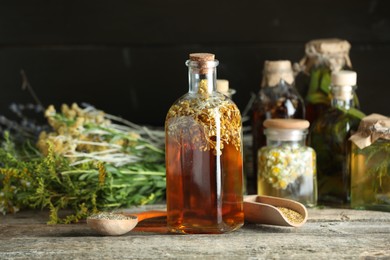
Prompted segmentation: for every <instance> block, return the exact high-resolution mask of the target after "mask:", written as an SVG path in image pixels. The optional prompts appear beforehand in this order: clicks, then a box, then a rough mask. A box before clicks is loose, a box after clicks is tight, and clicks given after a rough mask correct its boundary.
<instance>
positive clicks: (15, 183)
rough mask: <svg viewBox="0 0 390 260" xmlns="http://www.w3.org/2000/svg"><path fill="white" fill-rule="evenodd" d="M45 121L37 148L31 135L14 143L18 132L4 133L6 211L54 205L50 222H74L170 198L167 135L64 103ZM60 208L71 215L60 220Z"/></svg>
mask: <svg viewBox="0 0 390 260" xmlns="http://www.w3.org/2000/svg"><path fill="white" fill-rule="evenodd" d="M45 116H46V118H47V119H48V122H49V124H50V126H51V128H52V129H51V131H50V132H47V131H40V135H39V139H38V142H37V143H36V144H37V145H36V146H35V145H34V143H35V141H36V140H35V139H34V137H33V136H31V135H23V136H24V137H25V138H24V140H22V141H21V140H18V141H16V140H15V139H14V138H13V136H17V134H9V132H7V131H6V132H4V139H3V140H1V147H0V212H2V213H3V214H6V213H13V212H16V211H18V210H19V209H22V208H42V209H43V208H48V209H50V212H51V214H50V220H49V223H51V224H55V223H71V222H77V221H78V220H80V219H82V218H85V217H86V216H87V215H88V214H90V213H91V212H96V211H97V210H103V209H113V208H119V207H127V206H132V205H141V204H147V203H153V202H155V201H156V200H159V199H162V198H164V196H165V166H164V149H163V147H164V142H163V140H164V138H163V136H164V132H163V131H160V130H150V129H148V128H146V127H142V126H138V125H135V124H133V123H131V122H128V121H126V120H123V119H121V118H118V117H115V116H112V115H109V114H106V113H104V112H103V111H100V110H97V109H95V108H94V107H92V106H88V105H87V106H86V107H85V108H80V107H79V106H78V105H76V104H73V105H72V106H71V107H68V106H67V105H63V106H62V111H61V113H59V112H57V111H56V110H55V109H54V107H53V106H50V107H49V108H48V109H47V110H46V112H45ZM15 129H18V128H17V127H16V128H15V127H14V128H13V130H15ZM16 132H17V131H16ZM12 133H15V131H13V132H12ZM37 148H38V149H37ZM61 209H68V210H71V212H70V213H69V214H65V215H64V216H60V215H61V214H60V212H59V210H61ZM66 212H68V211H66Z"/></svg>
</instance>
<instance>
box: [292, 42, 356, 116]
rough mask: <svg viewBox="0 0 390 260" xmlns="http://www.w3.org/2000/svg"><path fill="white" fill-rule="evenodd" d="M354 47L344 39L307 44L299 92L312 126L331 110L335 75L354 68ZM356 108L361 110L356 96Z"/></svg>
mask: <svg viewBox="0 0 390 260" xmlns="http://www.w3.org/2000/svg"><path fill="white" fill-rule="evenodd" d="M350 48H351V45H350V44H349V42H348V41H346V40H341V39H316V40H312V41H310V42H308V43H306V46H305V53H306V55H305V57H304V58H303V59H302V60H301V61H300V67H301V68H300V70H301V71H300V72H299V73H298V75H297V77H296V88H297V89H298V91H299V93H300V94H301V95H302V97H303V98H304V100H305V105H306V119H307V120H309V122H310V123H313V122H314V120H316V119H317V118H318V117H320V116H321V115H322V114H323V113H324V112H325V111H327V110H328V109H329V107H330V102H331V98H330V89H329V85H330V80H331V74H332V72H337V71H340V70H342V69H344V70H350V69H351V68H352V65H351V61H350V58H349V50H350ZM354 102H355V106H356V107H359V103H358V99H357V96H356V95H355V100H354Z"/></svg>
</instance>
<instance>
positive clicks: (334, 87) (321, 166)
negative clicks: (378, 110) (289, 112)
mask: <svg viewBox="0 0 390 260" xmlns="http://www.w3.org/2000/svg"><path fill="white" fill-rule="evenodd" d="M331 82H332V83H331V87H330V88H331V95H332V99H331V108H329V109H328V110H327V111H326V112H325V113H324V114H323V115H322V116H320V117H319V118H318V119H317V120H316V121H315V122H314V123H313V125H312V127H311V130H310V138H309V144H310V146H311V147H313V148H314V150H315V151H316V153H317V177H318V200H319V202H320V203H324V204H329V205H335V206H337V205H343V204H344V205H348V203H349V202H350V174H349V171H350V168H349V167H350V166H349V163H350V161H349V157H348V154H349V145H348V138H349V137H350V135H351V134H352V133H353V132H354V131H356V130H357V128H358V126H359V122H360V120H361V119H362V118H363V117H364V114H363V113H362V112H361V111H359V110H358V109H356V107H355V103H354V96H355V89H356V73H355V72H353V71H339V72H335V73H332V81H331Z"/></svg>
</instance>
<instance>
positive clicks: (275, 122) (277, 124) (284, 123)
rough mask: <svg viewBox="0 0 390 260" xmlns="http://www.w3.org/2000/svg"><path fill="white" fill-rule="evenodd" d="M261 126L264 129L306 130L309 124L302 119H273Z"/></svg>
mask: <svg viewBox="0 0 390 260" xmlns="http://www.w3.org/2000/svg"><path fill="white" fill-rule="evenodd" d="M263 125H264V127H265V128H277V129H307V128H309V126H310V123H309V121H307V120H304V119H287V118H286V119H285V118H273V119H267V120H265V121H264V123H263Z"/></svg>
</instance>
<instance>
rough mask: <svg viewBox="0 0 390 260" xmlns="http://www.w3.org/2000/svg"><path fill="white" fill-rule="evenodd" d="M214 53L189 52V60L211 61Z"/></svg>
mask: <svg viewBox="0 0 390 260" xmlns="http://www.w3.org/2000/svg"><path fill="white" fill-rule="evenodd" d="M214 59H215V55H214V54H212V53H191V54H190V60H192V61H198V62H206V61H213V60H214Z"/></svg>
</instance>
